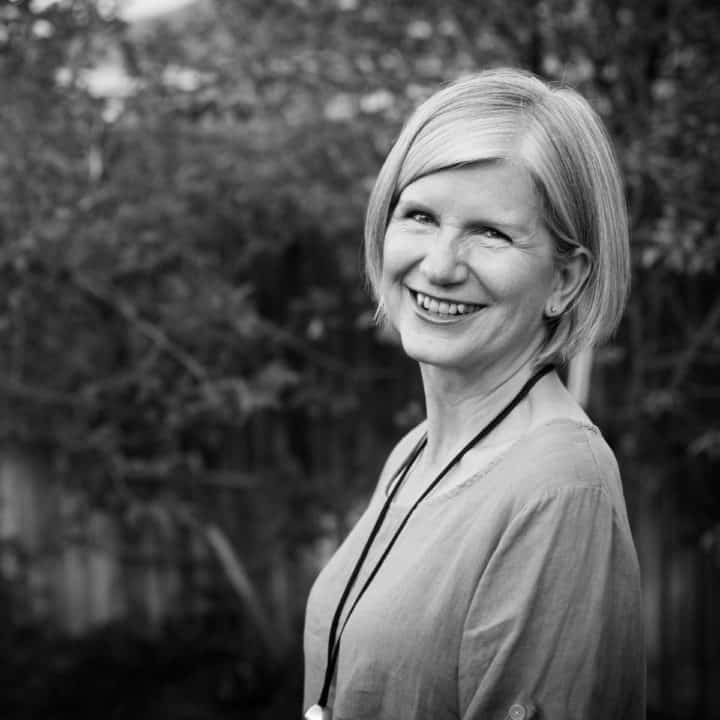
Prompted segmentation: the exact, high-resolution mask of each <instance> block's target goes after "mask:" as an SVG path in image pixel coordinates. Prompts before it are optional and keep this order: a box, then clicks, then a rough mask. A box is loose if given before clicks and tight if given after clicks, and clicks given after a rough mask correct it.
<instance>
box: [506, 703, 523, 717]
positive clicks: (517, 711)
mask: <svg viewBox="0 0 720 720" xmlns="http://www.w3.org/2000/svg"><path fill="white" fill-rule="evenodd" d="M508 715H509V716H510V720H525V708H524V707H523V706H522V705H517V704H515V705H511V706H510V712H509V713H508Z"/></svg>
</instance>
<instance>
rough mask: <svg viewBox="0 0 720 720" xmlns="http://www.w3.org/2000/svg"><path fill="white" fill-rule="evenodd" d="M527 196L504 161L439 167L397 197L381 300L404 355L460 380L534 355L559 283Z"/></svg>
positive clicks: (531, 194) (525, 177)
mask: <svg viewBox="0 0 720 720" xmlns="http://www.w3.org/2000/svg"><path fill="white" fill-rule="evenodd" d="M535 195H536V193H535V189H534V187H533V184H532V180H531V178H530V176H529V174H528V173H527V171H526V170H524V169H523V168H522V167H520V166H519V165H516V164H512V163H510V162H492V163H482V164H477V165H472V166H468V167H463V168H455V169H449V170H441V171H438V172H435V173H432V174H430V175H427V176H425V177H422V178H420V179H418V180H416V181H415V182H413V183H411V184H410V185H408V186H407V187H406V188H405V190H403V192H402V194H401V196H400V198H399V200H398V203H397V206H396V208H395V210H394V212H393V215H392V218H391V220H390V223H389V225H388V229H387V232H386V235H385V243H384V248H383V270H382V278H381V294H382V297H383V301H384V304H385V309H386V312H387V315H388V318H389V320H390V321H391V323H392V324H393V325H394V326H395V328H396V329H397V330H398V332H399V334H400V338H401V340H402V344H403V347H404V349H405V351H406V352H407V353H408V355H410V356H411V357H413V358H415V359H416V360H418V361H419V362H421V363H427V364H430V365H434V366H440V367H443V368H446V369H452V370H455V371H460V372H465V373H476V372H485V371H487V370H489V369H490V370H491V369H499V370H501V371H502V368H507V369H511V368H514V367H519V366H520V365H521V364H522V363H524V362H525V361H527V360H529V359H530V358H531V357H532V355H533V353H534V352H535V350H536V349H537V348H538V346H539V345H540V344H541V343H542V340H543V339H544V325H543V314H544V312H545V310H546V308H547V307H548V305H549V304H550V302H552V296H553V293H554V291H555V290H556V289H557V283H558V276H557V273H556V271H555V269H554V265H555V264H554V261H553V249H554V248H553V241H552V238H551V237H550V235H549V233H548V232H547V231H546V230H545V228H544V226H543V223H542V221H541V218H540V215H539V209H538V202H537V198H536V196H535Z"/></svg>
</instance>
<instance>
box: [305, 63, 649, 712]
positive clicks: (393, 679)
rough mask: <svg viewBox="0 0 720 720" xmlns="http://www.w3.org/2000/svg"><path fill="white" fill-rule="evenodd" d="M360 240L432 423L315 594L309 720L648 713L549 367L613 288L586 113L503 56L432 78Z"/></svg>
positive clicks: (622, 240) (615, 234)
mask: <svg viewBox="0 0 720 720" xmlns="http://www.w3.org/2000/svg"><path fill="white" fill-rule="evenodd" d="M365 241H366V264H367V272H368V277H369V280H370V283H371V285H372V287H373V290H374V292H375V294H376V297H377V300H378V307H379V312H380V315H381V317H382V318H383V319H384V321H386V322H389V323H391V324H392V325H393V326H394V327H395V329H396V330H397V332H398V334H399V336H400V339H401V341H402V347H403V349H404V350H405V352H406V353H407V354H408V355H409V356H410V357H412V358H414V359H415V360H417V361H418V363H419V365H420V372H421V375H422V380H423V386H424V391H425V402H426V412H427V419H426V420H425V421H424V422H423V423H421V424H420V426H418V427H416V428H415V429H413V430H412V431H411V432H410V433H408V435H407V436H406V437H405V438H403V439H402V440H401V441H400V442H399V443H398V445H397V446H396V447H395V449H394V450H393V452H392V453H391V454H390V457H389V459H388V461H387V463H386V466H385V468H384V470H383V472H382V474H381V477H380V482H379V484H378V487H377V490H376V492H375V494H374V496H373V498H372V500H371V502H370V505H369V507H368V508H367V510H366V512H365V513H364V515H363V516H362V518H361V519H360V520H359V522H358V524H357V526H356V527H355V528H354V529H353V531H352V532H351V533H350V535H349V536H348V538H347V539H346V541H345V542H344V543H343V545H342V546H341V547H340V549H339V550H338V551H337V553H336V554H335V556H334V557H333V558H332V560H331V561H330V563H329V564H328V566H327V567H326V568H325V569H324V570H323V572H322V573H321V575H320V576H319V578H318V579H317V581H316V583H315V585H314V587H313V590H312V592H311V594H310V598H309V601H308V610H307V618H306V630H305V656H306V677H305V707H308V706H310V705H312V704H313V703H315V705H314V707H312V708H311V709H310V710H309V711H308V714H307V717H310V718H330V717H332V718H333V719H334V720H345V719H350V718H353V719H354V718H375V719H376V720H405V719H407V720H409V719H410V718H413V719H415V720H417V719H424V718H427V719H428V720H430V719H432V720H441V719H442V718H462V719H463V720H470V719H471V718H472V719H477V720H504V719H505V718H511V719H512V720H525V719H526V718H531V717H537V718H543V719H545V720H563V719H564V718H578V719H583V720H588V719H590V718H598V719H601V718H602V720H610V719H612V720H623V719H626V718H627V719H630V718H633V719H634V718H641V717H644V650H643V645H644V643H643V634H642V619H641V598H640V581H639V571H638V565H637V558H636V554H635V549H634V547H633V542H632V538H631V535H630V528H629V526H628V520H627V514H626V509H625V502H624V499H623V494H622V488H621V484H620V478H619V474H618V469H617V465H616V462H615V458H614V456H613V454H612V452H611V450H610V449H609V447H608V446H607V444H606V443H605V441H604V440H603V438H602V436H601V435H600V432H599V431H598V429H597V428H596V427H595V426H594V425H593V424H592V422H591V421H590V420H589V419H588V417H587V416H586V415H585V413H584V412H583V410H582V409H581V408H580V407H579V406H578V404H577V403H576V402H575V401H574V399H573V398H572V397H571V396H570V394H569V393H568V392H567V390H566V389H565V387H564V386H563V384H562V382H561V381H560V379H559V378H558V376H557V373H556V372H555V369H554V368H555V366H556V365H558V364H560V363H564V362H566V361H567V360H568V359H569V358H570V357H572V355H573V354H574V353H576V352H577V351H578V350H579V349H581V348H583V347H587V346H590V345H593V344H596V343H597V342H599V341H601V340H602V339H604V338H606V337H607V336H608V335H609V334H610V333H611V332H612V331H613V329H614V328H615V326H616V325H617V323H618V321H619V319H620V315H621V313H622V309H623V305H624V301H625V297H626V293H627V289H628V280H629V258H628V255H629V252H628V240H627V220H626V214H625V209H624V199H623V191H622V184H621V181H620V179H619V174H618V170H617V166H616V163H615V160H614V157H613V153H612V150H611V147H610V144H609V142H608V140H607V138H606V135H605V132H604V130H603V128H602V124H601V122H600V120H599V119H598V118H597V116H596V115H595V114H594V112H593V111H592V110H591V109H590V107H589V105H588V104H587V103H586V102H585V101H584V100H583V99H582V98H581V97H580V96H579V95H578V94H577V93H576V92H574V91H572V90H569V89H562V88H555V87H551V86H549V85H547V84H545V83H544V82H542V81H541V80H539V79H537V78H535V77H534V76H531V75H529V74H527V73H523V72H520V71H515V70H494V71H489V72H484V73H480V74H478V75H475V76H473V77H470V78H468V79H465V80H462V81H460V82H458V83H456V84H454V85H451V86H449V87H447V88H445V89H443V90H441V91H440V92H438V93H437V94H436V95H434V96H432V97H431V98H430V99H429V100H427V101H426V102H425V103H424V104H423V105H421V106H420V108H418V110H417V111H416V112H415V113H414V115H413V116H412V117H411V118H410V120H409V122H408V124H407V125H406V127H405V128H404V129H403V131H402V133H401V135H400V137H399V139H398V140H397V143H396V144H395V146H394V147H393V148H392V150H391V152H390V154H389V156H388V158H387V160H386V162H385V164H384V165H383V168H382V170H381V172H380V175H379V177H378V179H377V182H376V185H375V188H374V190H373V192H372V195H371V198H370V204H369V208H368V214H367V223H366V236H365Z"/></svg>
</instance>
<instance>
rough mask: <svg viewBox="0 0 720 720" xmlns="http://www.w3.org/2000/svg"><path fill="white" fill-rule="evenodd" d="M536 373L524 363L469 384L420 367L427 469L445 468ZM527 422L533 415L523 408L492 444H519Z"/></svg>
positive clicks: (438, 370)
mask: <svg viewBox="0 0 720 720" xmlns="http://www.w3.org/2000/svg"><path fill="white" fill-rule="evenodd" d="M533 370H534V367H533V365H532V364H531V363H530V362H525V363H522V364H520V365H518V366H517V367H509V368H503V370H501V371H498V372H495V373H490V372H486V373H483V374H482V375H480V376H478V377H476V378H475V379H473V380H472V381H470V382H469V381H468V379H467V377H459V376H458V375H457V374H455V373H448V372H446V371H445V370H443V369H442V368H438V367H435V366H430V365H422V366H421V372H422V377H423V386H424V389H425V406H426V411H427V438H428V441H427V446H426V448H425V451H424V455H425V458H424V464H425V465H426V466H428V467H435V466H437V465H441V464H443V463H445V462H447V459H448V458H449V457H451V456H452V454H453V453H454V452H456V451H457V450H458V448H459V447H461V446H462V445H463V444H464V443H465V442H467V441H468V440H469V439H470V438H471V437H472V436H473V435H474V434H475V433H477V432H478V431H479V430H480V429H481V428H483V427H484V426H485V425H487V424H488V423H489V422H490V421H491V420H492V419H493V418H494V417H495V416H496V415H497V414H498V413H499V412H500V411H501V410H502V409H503V408H504V407H505V406H506V405H507V404H508V403H509V402H510V401H511V400H512V398H513V397H514V396H515V395H516V394H517V392H518V391H519V390H520V388H521V387H522V386H523V385H524V384H525V383H526V382H527V380H528V379H529V378H530V377H531V375H532V374H533ZM529 422H530V413H529V410H528V408H527V407H526V404H525V403H521V405H520V406H518V408H516V409H515V410H514V411H513V412H512V413H511V414H510V415H509V416H508V417H507V418H506V419H505V420H504V421H503V422H502V423H501V424H500V426H499V427H498V428H497V429H496V430H494V431H493V433H492V434H491V436H489V437H491V441H490V442H491V443H493V444H495V443H502V442H507V441H510V440H513V439H515V438H516V437H517V436H518V435H520V434H521V433H523V432H524V431H525V430H526V429H527V427H528V425H529Z"/></svg>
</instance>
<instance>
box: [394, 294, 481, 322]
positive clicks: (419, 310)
mask: <svg viewBox="0 0 720 720" xmlns="http://www.w3.org/2000/svg"><path fill="white" fill-rule="evenodd" d="M405 289H406V290H407V292H408V296H409V299H410V302H411V303H412V307H413V310H414V311H415V314H416V315H418V316H419V317H421V318H422V319H423V320H427V321H428V322H431V323H434V324H436V325H454V324H457V323H461V322H465V321H466V320H469V319H470V318H473V317H475V316H476V315H478V314H479V313H480V312H482V311H483V310H484V309H485V307H487V306H485V305H482V304H481V303H469V302H466V301H464V300H453V299H450V298H444V297H438V296H437V295H433V294H432V293H424V292H422V290H414V289H413V288H411V287H408V286H405ZM418 292H419V293H420V294H422V295H428V296H429V297H432V298H434V299H436V300H438V301H440V302H446V303H449V304H456V305H479V306H480V307H479V309H478V310H475V311H474V312H470V313H463V314H462V315H440V314H438V313H433V312H430V311H429V310H426V309H425V308H423V307H422V306H420V305H418V303H417V301H416V299H415V296H416V295H417V294H418Z"/></svg>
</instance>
